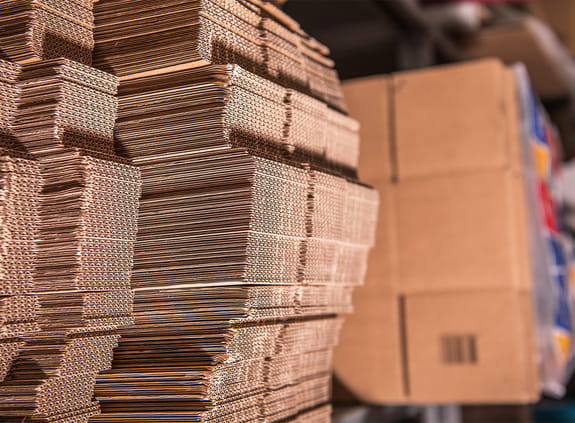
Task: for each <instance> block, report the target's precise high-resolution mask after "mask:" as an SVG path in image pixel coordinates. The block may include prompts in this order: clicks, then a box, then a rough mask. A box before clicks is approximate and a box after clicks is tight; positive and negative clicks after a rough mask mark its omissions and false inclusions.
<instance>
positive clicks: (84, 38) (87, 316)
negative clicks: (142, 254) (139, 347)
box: [0, 1, 140, 423]
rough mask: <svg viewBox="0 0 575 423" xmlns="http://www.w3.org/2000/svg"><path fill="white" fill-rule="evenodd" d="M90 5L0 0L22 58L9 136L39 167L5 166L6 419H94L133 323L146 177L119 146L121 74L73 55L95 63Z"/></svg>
mask: <svg viewBox="0 0 575 423" xmlns="http://www.w3.org/2000/svg"><path fill="white" fill-rule="evenodd" d="M91 8H92V1H88V2H83V3H81V2H76V1H72V2H69V1H67V2H64V1H43V2H36V1H33V2H27V1H21V2H20V1H15V2H1V3H0V16H2V19H4V24H5V25H6V26H5V27H4V26H3V30H4V29H5V28H6V31H3V32H2V35H1V36H0V51H1V53H2V55H3V56H4V57H7V58H9V59H10V60H12V61H14V62H17V63H20V64H21V65H22V69H21V74H20V75H19V77H18V78H12V79H10V80H7V82H10V83H11V84H12V85H13V86H14V87H15V89H16V91H17V92H16V94H14V93H13V92H12V91H11V88H10V87H8V88H10V89H8V88H7V89H6V90H5V89H4V80H5V79H6V78H4V76H5V74H4V73H2V77H3V80H2V82H3V83H2V86H1V87H0V88H2V91H1V92H0V94H2V104H3V106H4V105H5V104H8V105H9V106H10V108H7V109H6V113H3V115H2V118H3V119H2V121H1V122H2V123H3V128H2V130H1V131H0V133H1V136H2V141H3V143H4V141H5V143H10V142H11V143H14V144H15V145H21V146H22V147H23V148H21V150H24V149H25V150H26V153H24V152H19V154H20V155H22V156H26V154H29V156H28V157H29V159H28V161H30V163H32V164H34V166H31V165H28V167H27V168H23V170H22V171H21V172H20V173H17V172H14V171H13V170H12V169H11V166H12V167H14V166H13V165H11V163H10V161H9V160H6V164H5V166H3V177H5V178H6V183H5V184H3V186H4V187H5V188H6V190H7V192H6V195H5V196H4V197H3V201H5V206H4V208H3V213H4V218H3V219H4V222H5V223H6V224H5V225H3V235H4V236H3V240H5V241H6V242H8V241H10V242H14V243H15V245H14V247H11V245H10V244H6V249H4V248H3V251H4V253H3V255H5V256H6V259H7V260H11V261H10V262H9V264H7V265H6V266H4V265H3V269H5V270H6V271H7V272H8V273H10V272H15V273H14V275H10V274H7V275H6V280H7V281H9V282H10V283H11V284H12V285H10V283H8V282H6V283H4V280H3V285H2V294H1V295H2V296H3V297H2V298H3V300H2V321H3V326H2V329H3V333H2V335H3V336H2V338H3V339H2V341H3V342H2V345H3V346H4V345H9V342H10V341H11V340H12V339H11V338H10V336H12V337H18V338H17V341H18V343H17V345H18V346H19V347H20V349H19V351H18V354H17V355H16V353H15V351H14V350H13V349H12V350H9V351H8V350H7V351H6V353H5V354H4V351H3V355H2V365H3V367H2V371H3V372H4V373H6V372H5V371H6V370H9V371H8V372H7V374H6V375H4V374H3V375H2V376H3V377H2V379H3V381H2V383H1V384H0V416H1V417H2V421H7V422H11V421H22V420H24V421H27V419H32V420H33V421H38V422H48V421H49V422H61V423H68V422H70V423H71V422H87V421H88V419H89V417H90V416H92V415H94V414H97V413H98V412H99V408H98V404H97V402H95V401H94V399H93V388H94V384H95V377H96V375H97V374H98V372H100V371H102V370H104V369H107V368H109V367H110V365H111V360H112V350H113V348H114V347H115V346H116V345H117V340H118V338H119V334H118V329H119V328H120V327H122V326H124V325H128V324H131V323H132V322H133V317H132V309H133V292H132V290H131V288H130V276H131V268H132V264H133V249H134V242H135V235H136V230H137V220H136V217H137V208H138V198H139V195H140V174H139V170H138V169H137V168H135V167H133V166H131V165H130V164H129V162H128V161H127V160H126V159H123V158H121V157H119V156H116V155H115V152H114V148H113V146H114V139H113V128H114V122H115V119H116V112H117V99H116V98H115V95H116V91H117V84H118V82H117V79H116V78H115V77H113V76H111V75H109V74H106V73H104V72H102V71H98V70H96V69H94V68H90V67H89V66H87V65H84V64H80V63H78V62H75V61H73V60H71V59H74V60H78V61H82V62H90V60H91V49H92V46H93V33H92V24H93V22H92V21H93V15H92V12H91ZM60 56H63V57H65V58H59V57H60ZM53 57H54V58H55V59H50V60H46V59H48V58H53ZM2 65H3V66H2V69H3V70H4V69H6V68H9V67H10V66H11V67H12V68H18V65H16V64H14V63H5V62H2ZM16 105H17V111H16ZM3 112H4V110H3ZM6 116H8V118H6V119H5V117H6ZM4 122H8V125H4ZM3 159H4V158H3ZM31 159H34V161H32V160H31ZM3 165H4V160H3ZM40 180H42V182H43V185H42V190H41V192H40V183H39V181H40ZM35 181H38V182H36V184H34V183H35ZM24 187H26V189H24ZM34 189H35V190H36V191H35V192H36V194H35V193H34ZM12 191H13V192H12ZM38 194H39V195H38ZM19 197H23V198H21V199H19ZM17 201H19V202H20V203H18V202H17ZM34 201H36V202H34ZM15 207H16V208H15ZM20 221H22V222H29V223H28V227H26V230H27V231H28V232H27V233H25V232H22V233H17V232H15V229H17V228H16V227H15V226H14V225H15V224H16V223H19V222H20ZM11 231H12V232H13V233H11ZM26 234H27V236H28V238H31V240H30V241H27V239H26V238H25V235H26ZM5 241H3V242H5ZM16 241H18V243H16ZM26 242H28V244H31V245H28V244H27V243H26ZM14 253H16V256H17V257H16V259H14V258H13V257H11V256H12V255H14ZM19 257H21V258H19ZM22 260H25V263H22ZM24 264H25V265H26V266H25V267H24V266H23V265H24ZM19 266H22V267H19ZM22 277H26V278H27V279H28V280H26V281H23V282H22V281H21V280H20V279H22ZM18 278H20V279H18ZM9 295H11V296H9ZM21 297H22V298H23V300H20V298H21ZM24 300H25V301H24ZM18 301H20V302H18ZM14 324H16V325H14ZM19 327H30V328H33V329H35V330H29V331H28V332H26V333H18V332H17V329H18V328H19ZM4 341H6V342H4ZM10 360H12V365H11V366H10V367H9V368H8V365H7V364H6V363H8V362H9V361H10ZM4 376H5V377H4Z"/></svg>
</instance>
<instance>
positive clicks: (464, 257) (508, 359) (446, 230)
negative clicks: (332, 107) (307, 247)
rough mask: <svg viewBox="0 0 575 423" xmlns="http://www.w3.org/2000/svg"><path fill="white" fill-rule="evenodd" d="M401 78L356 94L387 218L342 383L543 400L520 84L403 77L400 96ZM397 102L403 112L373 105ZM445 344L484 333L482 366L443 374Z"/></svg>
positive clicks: (471, 72)
mask: <svg viewBox="0 0 575 423" xmlns="http://www.w3.org/2000/svg"><path fill="white" fill-rule="evenodd" d="M389 81H390V79H389V78H388V77H372V78H369V79H362V80H358V81H351V82H348V83H346V84H345V86H344V90H345V93H346V95H347V96H348V99H350V98H351V99H353V100H351V101H349V104H350V111H351V113H352V115H353V116H354V117H355V118H357V119H358V120H359V121H360V123H361V125H362V127H363V128H364V130H363V133H362V136H363V138H362V151H361V157H362V160H361V161H360V169H359V172H360V174H361V175H363V178H364V179H365V180H366V181H367V182H368V183H371V184H372V185H374V186H375V188H376V189H378V191H379V193H380V210H379V225H378V233H377V237H376V246H375V248H374V249H373V250H372V253H371V256H370V261H369V267H368V273H367V277H366V282H365V286H363V287H361V288H360V289H358V290H357V291H356V292H355V294H354V308H355V312H354V314H352V315H351V316H350V318H349V319H347V320H346V323H345V324H344V328H343V331H342V333H341V337H340V344H339V345H338V347H337V349H336V353H335V374H336V377H337V378H338V380H339V381H340V382H341V383H342V384H343V385H344V386H345V388H346V389H347V390H349V391H351V392H352V393H353V394H355V395H356V396H357V397H358V398H359V399H361V400H364V401H367V402H372V403H398V402H399V403H429V402H432V403H435V402H439V403H443V402H468V403H477V402H486V403H504V402H528V401H531V400H534V399H535V398H536V396H537V391H538V375H537V362H536V354H535V352H536V348H535V332H534V326H533V306H532V304H531V299H532V294H531V284H532V283H531V269H530V264H529V246H528V231H527V229H528V227H527V212H528V210H527V204H526V200H525V190H524V181H523V174H522V166H521V164H522V151H521V147H520V134H521V127H520V125H519V111H518V105H517V97H516V96H517V94H516V88H515V79H514V76H513V73H512V71H510V70H509V69H507V68H506V67H505V66H503V65H502V64H501V63H500V62H499V61H497V60H481V61H477V62H473V63H468V64H463V65H457V66H446V67H441V68H436V69H429V70H424V71H414V72H407V73H402V74H397V75H394V76H393V77H392V78H391V87H390V84H389ZM378 89H379V90H380V92H379V93H377V92H375V91H376V90H378ZM385 97H387V98H389V100H388V102H387V104H388V105H389V106H390V107H391V108H392V109H391V110H389V109H386V108H385V107H377V108H376V107H375V106H374V107H372V105H373V104H374V102H375V104H380V105H381V104H385V101H384V100H383V99H384V98H385ZM362 98H363V99H364V100H363V101H362ZM374 99H376V100H374ZM378 102H379V103H378ZM376 109H377V110H378V112H376ZM378 113H381V114H383V116H379V115H378ZM383 125H388V126H386V127H385V128H384V127H381V126H383ZM378 126H379V127H378ZM366 128H367V130H366ZM389 152H391V156H389V155H388V153H389ZM378 156H379V157H382V158H383V159H384V163H383V164H381V163H380V162H379V160H378ZM389 157H391V162H392V163H391V166H389V165H388V164H387V160H388V158H389ZM390 169H391V174H390ZM394 172H395V173H396V176H397V177H394ZM444 334H447V335H449V334H454V335H458V334H463V335H467V334H475V335H474V336H476V337H477V338H476V341H477V342H478V344H477V345H476V348H477V353H478V354H480V356H479V357H480V359H479V361H478V362H477V363H475V364H473V366H471V365H470V364H467V365H456V366H453V365H452V364H450V365H449V366H447V365H446V363H443V362H442V361H441V360H440V359H439V358H440V357H439V350H438V342H439V341H438V337H440V336H443V335H444ZM456 342H458V341H456ZM468 370H469V371H468Z"/></svg>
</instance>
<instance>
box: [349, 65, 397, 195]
mask: <svg viewBox="0 0 575 423" xmlns="http://www.w3.org/2000/svg"><path fill="white" fill-rule="evenodd" d="M389 80H390V78H389V77H387V76H385V75H378V76H370V77H367V78H359V79H354V80H351V81H349V82H346V83H344V84H343V93H344V95H345V99H346V102H347V104H348V107H349V113H350V116H351V117H353V118H355V119H357V118H361V120H362V123H361V125H360V130H359V136H360V139H361V140H362V144H361V152H360V155H359V177H360V178H361V180H362V181H365V182H366V183H367V184H370V185H376V184H378V183H380V182H383V181H389V180H390V179H391V175H392V170H391V151H390V143H389V134H390V132H389V131H390V121H389V112H390V109H389V101H390V99H389V93H388V91H389Z"/></svg>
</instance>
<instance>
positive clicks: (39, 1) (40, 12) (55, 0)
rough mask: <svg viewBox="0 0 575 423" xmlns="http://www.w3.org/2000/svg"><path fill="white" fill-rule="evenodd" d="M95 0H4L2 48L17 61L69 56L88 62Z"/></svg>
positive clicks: (0, 10) (0, 3)
mask: <svg viewBox="0 0 575 423" xmlns="http://www.w3.org/2000/svg"><path fill="white" fill-rule="evenodd" d="M94 1H95V0H1V1H0V26H1V27H2V32H1V33H0V51H1V52H2V53H3V56H4V58H6V59H8V60H11V61H13V62H17V63H30V62H34V61H37V60H43V59H52V58H57V57H67V58H70V59H72V60H75V61H77V62H81V63H86V64H89V63H91V61H92V49H93V47H94V34H93V26H94V15H93V13H92V7H93V4H94Z"/></svg>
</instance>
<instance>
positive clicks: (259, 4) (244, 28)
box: [94, 0, 344, 108]
mask: <svg viewBox="0 0 575 423" xmlns="http://www.w3.org/2000/svg"><path fill="white" fill-rule="evenodd" d="M96 7H97V19H98V22H97V25H96V30H95V35H96V57H95V62H94V63H95V65H96V66H97V67H99V68H101V69H103V70H106V71H108V72H111V73H114V74H115V75H118V76H120V77H126V76H129V75H134V74H140V73H144V74H145V73H149V72H153V71H158V70H160V69H165V68H167V67H170V66H180V67H181V66H189V65H190V64H191V63H195V64H197V65H201V64H207V63H213V64H228V63H236V64H239V65H241V66H242V67H243V68H245V69H247V70H249V71H250V72H253V73H256V74H258V75H261V76H263V77H266V78H273V79H275V80H278V81H281V82H282V83H283V84H287V85H291V86H294V87H295V88H297V89H298V90H300V91H303V92H306V93H308V94H312V95H314V96H315V97H318V98H320V99H322V100H323V101H325V102H326V103H328V104H330V105H332V106H334V107H336V108H343V107H344V104H343V97H342V93H341V87H340V84H339V80H338V77H337V73H336V72H335V70H334V69H333V61H332V60H330V59H329V58H327V57H325V55H326V54H327V53H328V50H327V48H326V47H325V46H323V45H321V44H320V43H318V42H317V41H316V40H314V39H312V38H310V37H309V36H308V35H307V34H306V33H305V32H303V31H302V30H301V28H300V27H299V25H298V24H297V22H294V21H293V20H292V19H291V18H289V17H288V16H287V15H285V14H284V13H283V12H281V11H280V10H279V9H278V8H277V7H276V6H274V5H273V4H271V3H269V2H266V1H260V0H240V1H238V0H190V1H185V2H182V1H179V0H165V1H154V0H123V1H114V2H100V3H98V4H97V5H96Z"/></svg>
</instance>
